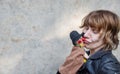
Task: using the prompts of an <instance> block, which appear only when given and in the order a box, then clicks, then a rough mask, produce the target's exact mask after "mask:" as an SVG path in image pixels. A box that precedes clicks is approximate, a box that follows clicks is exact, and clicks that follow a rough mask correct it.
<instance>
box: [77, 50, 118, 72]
mask: <svg viewBox="0 0 120 74" xmlns="http://www.w3.org/2000/svg"><path fill="white" fill-rule="evenodd" d="M77 74H120V63H119V62H118V60H117V59H116V58H115V56H114V55H113V54H112V51H103V50H99V51H97V52H96V53H95V54H93V55H92V56H91V57H89V59H88V60H87V62H86V63H85V64H84V65H83V66H82V67H81V68H80V69H79V70H78V72H77Z"/></svg>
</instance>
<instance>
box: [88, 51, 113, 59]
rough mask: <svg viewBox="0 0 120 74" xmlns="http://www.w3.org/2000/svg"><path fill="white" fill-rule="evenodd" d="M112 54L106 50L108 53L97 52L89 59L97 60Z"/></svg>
mask: <svg viewBox="0 0 120 74" xmlns="http://www.w3.org/2000/svg"><path fill="white" fill-rule="evenodd" d="M110 53H112V52H111V50H108V51H105V50H102V49H101V50H99V51H97V52H96V53H94V54H93V55H91V56H90V57H89V59H99V58H101V57H102V56H104V55H106V54H110Z"/></svg>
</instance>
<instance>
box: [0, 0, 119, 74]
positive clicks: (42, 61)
mask: <svg viewBox="0 0 120 74" xmlns="http://www.w3.org/2000/svg"><path fill="white" fill-rule="evenodd" d="M96 9H108V10H111V11H113V12H115V13H117V14H118V15H120V0H0V74H55V73H56V71H57V70H58V68H59V66H60V65H61V64H62V63H63V62H64V60H65V58H66V56H67V55H68V54H69V53H70V51H71V48H72V43H71V40H70V38H69V33H70V32H71V31H72V30H77V31H79V32H81V30H80V29H79V26H80V24H81V19H82V18H83V17H84V16H85V15H86V14H88V13H89V12H90V11H92V10H96ZM119 53H120V50H119V48H118V50H117V51H114V54H115V56H117V58H118V60H119V61H120V56H119Z"/></svg>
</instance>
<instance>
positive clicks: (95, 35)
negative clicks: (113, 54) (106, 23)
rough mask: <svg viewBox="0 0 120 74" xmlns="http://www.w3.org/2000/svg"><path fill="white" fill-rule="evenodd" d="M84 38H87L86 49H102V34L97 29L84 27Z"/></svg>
mask: <svg viewBox="0 0 120 74" xmlns="http://www.w3.org/2000/svg"><path fill="white" fill-rule="evenodd" d="M83 32H84V33H85V34H84V37H85V38H86V41H85V42H84V43H85V47H86V48H88V49H94V50H97V49H100V47H101V46H102V45H103V39H102V38H100V33H99V32H98V31H97V30H96V29H95V28H91V27H84V28H83Z"/></svg>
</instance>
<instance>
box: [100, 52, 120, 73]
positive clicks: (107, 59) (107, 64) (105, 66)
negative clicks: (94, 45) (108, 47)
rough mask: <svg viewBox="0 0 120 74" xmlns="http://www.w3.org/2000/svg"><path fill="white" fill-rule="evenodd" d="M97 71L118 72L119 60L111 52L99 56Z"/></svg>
mask: <svg viewBox="0 0 120 74" xmlns="http://www.w3.org/2000/svg"><path fill="white" fill-rule="evenodd" d="M99 73H102V74H120V62H119V61H118V60H117V59H116V57H115V56H114V55H113V54H112V53H111V54H107V55H104V56H102V57H101V65H100V68H99Z"/></svg>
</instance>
